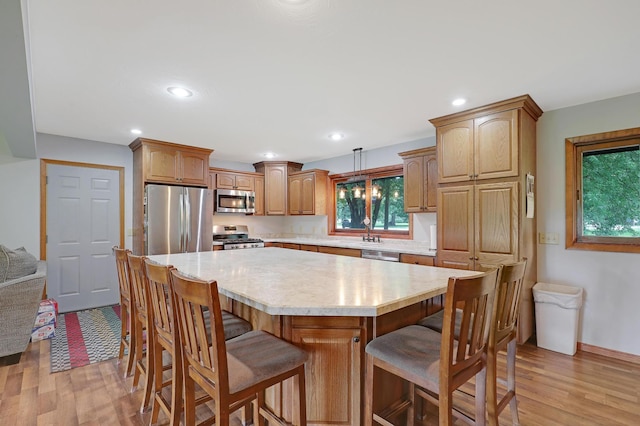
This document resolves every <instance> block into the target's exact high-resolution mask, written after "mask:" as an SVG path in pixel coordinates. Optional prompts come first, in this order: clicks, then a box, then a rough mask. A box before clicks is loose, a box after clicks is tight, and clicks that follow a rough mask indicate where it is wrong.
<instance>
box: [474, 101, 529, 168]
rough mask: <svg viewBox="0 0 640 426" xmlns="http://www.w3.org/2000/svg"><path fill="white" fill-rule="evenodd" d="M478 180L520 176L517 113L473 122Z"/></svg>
mask: <svg viewBox="0 0 640 426" xmlns="http://www.w3.org/2000/svg"><path fill="white" fill-rule="evenodd" d="M474 137H475V141H474V146H475V164H474V170H475V171H474V173H475V179H494V178H503V177H509V176H517V175H518V110H511V111H505V112H500V113H497V114H491V115H488V116H486V117H482V118H477V119H475V121H474Z"/></svg>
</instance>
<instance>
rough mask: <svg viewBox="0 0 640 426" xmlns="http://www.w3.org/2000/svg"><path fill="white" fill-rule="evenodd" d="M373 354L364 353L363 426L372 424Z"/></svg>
mask: <svg viewBox="0 0 640 426" xmlns="http://www.w3.org/2000/svg"><path fill="white" fill-rule="evenodd" d="M373 370H374V365H373V356H371V355H369V354H367V355H366V368H365V376H364V412H363V415H364V419H363V422H362V423H363V424H364V425H365V426H372V424H373Z"/></svg>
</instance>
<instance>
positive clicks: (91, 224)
mask: <svg viewBox="0 0 640 426" xmlns="http://www.w3.org/2000/svg"><path fill="white" fill-rule="evenodd" d="M46 197H47V201H46V203H47V207H46V214H47V218H46V226H47V228H46V230H47V247H46V250H47V295H48V297H52V298H54V299H56V300H57V301H58V307H59V310H60V312H69V311H77V310H81V309H88V308H95V307H98V306H106V305H112V304H116V303H118V302H119V300H120V294H119V288H118V278H117V274H116V266H115V257H114V256H113V255H112V253H111V248H112V247H113V246H114V245H119V244H120V241H119V238H120V237H119V236H120V174H119V171H118V170H112V169H100V168H92V167H77V166H70V165H60V164H47V190H46Z"/></svg>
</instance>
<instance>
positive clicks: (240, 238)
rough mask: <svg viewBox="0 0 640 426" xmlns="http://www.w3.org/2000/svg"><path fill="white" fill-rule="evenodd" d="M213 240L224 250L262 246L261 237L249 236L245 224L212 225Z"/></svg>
mask: <svg viewBox="0 0 640 426" xmlns="http://www.w3.org/2000/svg"><path fill="white" fill-rule="evenodd" d="M213 241H215V242H219V243H222V248H223V249H225V250H233V249H245V248H260V247H264V242H263V241H262V240H261V239H259V238H249V227H248V226H247V225H213Z"/></svg>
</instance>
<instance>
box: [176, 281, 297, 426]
mask: <svg viewBox="0 0 640 426" xmlns="http://www.w3.org/2000/svg"><path fill="white" fill-rule="evenodd" d="M171 275H172V288H173V291H174V295H175V301H176V304H175V306H176V311H177V312H178V317H179V323H180V339H181V342H182V346H183V352H184V368H183V371H184V373H185V423H186V424H187V426H192V425H195V384H196V383H197V384H198V385H199V386H200V387H201V388H202V389H203V390H204V391H205V392H206V393H207V394H209V395H210V396H211V397H212V398H213V399H214V400H215V423H216V424H217V425H228V424H229V415H230V414H231V413H232V412H234V411H236V410H238V409H239V408H242V407H247V406H248V405H249V403H250V402H251V401H254V403H253V419H254V422H257V423H255V424H259V425H264V420H267V421H268V422H269V424H271V423H272V422H273V423H276V424H281V425H283V424H288V423H285V422H284V420H283V419H281V418H280V417H278V416H277V415H276V414H275V413H273V412H272V411H271V410H270V409H269V408H268V407H267V405H266V404H265V395H264V392H265V390H266V389H267V388H268V387H270V386H273V385H275V384H277V383H280V382H283V381H284V380H286V379H289V378H294V387H295V388H297V396H298V413H297V417H298V418H297V419H293V420H294V422H295V421H296V420H297V424H299V425H306V423H307V419H306V397H305V377H304V375H305V370H304V363H305V362H306V360H307V353H306V352H304V351H303V350H301V349H299V348H298V347H296V346H294V345H292V344H290V343H288V342H285V341H284V340H282V339H279V338H277V337H275V336H273V335H271V334H269V333H266V332H264V331H251V332H248V333H245V334H243V335H241V336H239V337H236V338H234V339H230V340H227V341H225V338H224V337H225V333H224V325H223V319H222V311H221V309H220V299H219V294H218V286H217V283H216V282H215V281H209V282H206V281H201V280H196V279H193V278H189V277H187V276H184V275H182V274H180V272H178V271H177V270H175V269H174V270H172V271H171ZM207 311H208V312H209V313H210V319H211V327H210V328H208V327H207V324H206V319H205V317H206V313H207ZM295 393H296V392H295V391H294V394H295ZM263 419H264V420H263ZM210 420H211V419H210ZM206 423H207V424H208V423H210V421H207V422H206Z"/></svg>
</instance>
